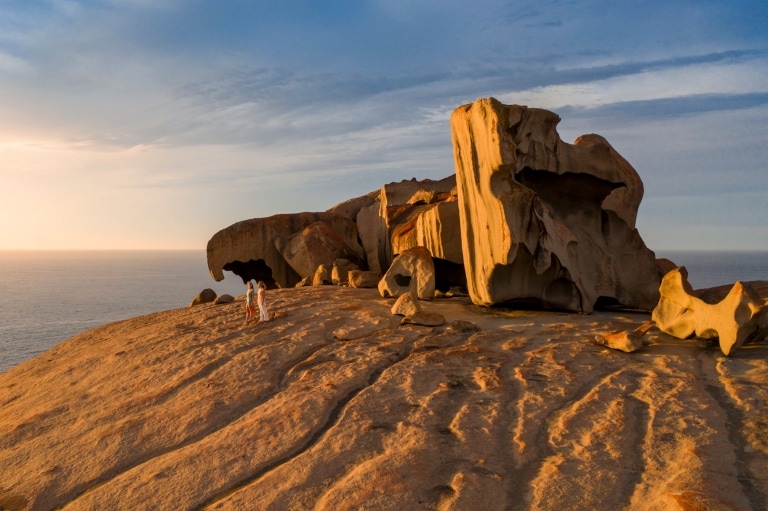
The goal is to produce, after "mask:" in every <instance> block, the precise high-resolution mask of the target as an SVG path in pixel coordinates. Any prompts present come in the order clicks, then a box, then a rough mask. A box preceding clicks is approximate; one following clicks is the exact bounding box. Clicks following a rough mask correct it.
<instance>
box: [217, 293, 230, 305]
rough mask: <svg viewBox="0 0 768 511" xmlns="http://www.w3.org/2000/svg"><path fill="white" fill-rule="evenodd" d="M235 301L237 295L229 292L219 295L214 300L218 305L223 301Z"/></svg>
mask: <svg viewBox="0 0 768 511" xmlns="http://www.w3.org/2000/svg"><path fill="white" fill-rule="evenodd" d="M234 301H235V297H234V296H232V295H228V294H223V295H219V296H217V297H216V299H215V300H214V301H213V303H215V304H216V305H220V304H223V303H232V302H234Z"/></svg>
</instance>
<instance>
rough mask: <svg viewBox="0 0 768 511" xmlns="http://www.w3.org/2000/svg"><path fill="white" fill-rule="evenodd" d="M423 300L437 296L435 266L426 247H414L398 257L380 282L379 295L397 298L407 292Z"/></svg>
mask: <svg viewBox="0 0 768 511" xmlns="http://www.w3.org/2000/svg"><path fill="white" fill-rule="evenodd" d="M409 291H410V292H411V293H413V294H414V295H415V296H416V297H417V298H419V299H421V300H428V299H430V298H432V297H433V296H434V294H435V265H434V263H433V261H432V254H430V252H429V250H427V249H426V248H425V247H414V248H411V249H408V250H406V251H405V252H403V253H402V254H400V255H398V256H397V257H396V258H395V260H394V261H392V265H391V266H390V267H389V269H388V270H387V273H385V274H384V277H382V279H381V281H380V282H379V294H380V295H381V296H383V297H385V298H386V297H394V298H397V297H398V296H400V295H401V294H403V293H406V292H409Z"/></svg>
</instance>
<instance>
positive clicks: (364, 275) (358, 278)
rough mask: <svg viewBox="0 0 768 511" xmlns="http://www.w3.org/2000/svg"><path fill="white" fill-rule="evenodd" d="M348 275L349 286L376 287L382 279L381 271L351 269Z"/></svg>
mask: <svg viewBox="0 0 768 511" xmlns="http://www.w3.org/2000/svg"><path fill="white" fill-rule="evenodd" d="M347 275H348V279H349V287H356V288H374V287H376V286H378V285H379V281H380V280H381V273H378V272H375V271H363V270H350V271H349V273H348V274H347Z"/></svg>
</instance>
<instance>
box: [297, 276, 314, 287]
mask: <svg viewBox="0 0 768 511" xmlns="http://www.w3.org/2000/svg"><path fill="white" fill-rule="evenodd" d="M314 278H315V276H314V275H312V276H311V277H304V278H303V279H301V280H300V281H298V282H297V283H296V285H295V286H293V287H304V286H311V285H312V281H313V280H314Z"/></svg>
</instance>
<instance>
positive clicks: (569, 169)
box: [451, 98, 660, 312]
mask: <svg viewBox="0 0 768 511" xmlns="http://www.w3.org/2000/svg"><path fill="white" fill-rule="evenodd" d="M559 121H560V118H559V117H558V116H557V115H556V114H554V113H552V112H549V111H546V110H541V109H536V108H527V107H524V106H517V105H512V106H508V105H503V104H501V103H500V102H499V101H497V100H495V99H493V98H490V99H480V100H477V101H476V102H474V103H473V104H470V105H464V106H462V107H459V108H458V109H456V110H455V111H454V112H453V115H452V116H451V128H452V137H453V147H454V157H455V162H456V176H457V189H458V199H459V216H460V219H461V225H462V233H463V256H464V267H465V268H466V275H467V286H468V290H469V294H470V296H471V298H472V301H473V302H474V303H476V304H481V305H494V304H501V303H509V302H529V303H535V304H541V305H543V306H545V307H552V308H557V309H564V310H572V311H580V312H591V311H592V310H593V309H594V307H595V305H598V302H600V305H602V304H610V305H614V304H619V305H622V306H625V307H631V308H639V309H645V310H651V309H653V307H654V306H655V304H656V302H657V301H658V296H659V294H658V285H659V282H660V275H659V273H658V270H657V268H656V261H655V255H654V253H653V252H652V251H650V250H648V248H647V247H646V246H645V244H644V243H643V241H642V239H641V238H640V235H639V234H638V232H637V230H636V229H635V218H636V215H637V209H638V206H639V204H640V200H641V199H642V196H643V186H642V182H641V181H640V178H639V176H638V175H637V173H636V172H635V170H634V169H633V168H632V166H631V165H630V164H629V163H628V162H627V161H626V160H624V158H622V157H621V156H620V155H619V154H618V153H617V152H616V151H615V150H614V149H613V148H612V147H611V146H610V145H609V144H608V142H607V141H606V140H605V139H604V138H602V137H600V136H598V135H583V136H581V137H579V138H578V139H577V140H576V141H575V142H574V144H573V145H571V144H567V143H564V142H563V141H562V140H561V139H560V136H559V135H558V133H557V131H556V129H555V128H556V126H557V124H558V122H559Z"/></svg>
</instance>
